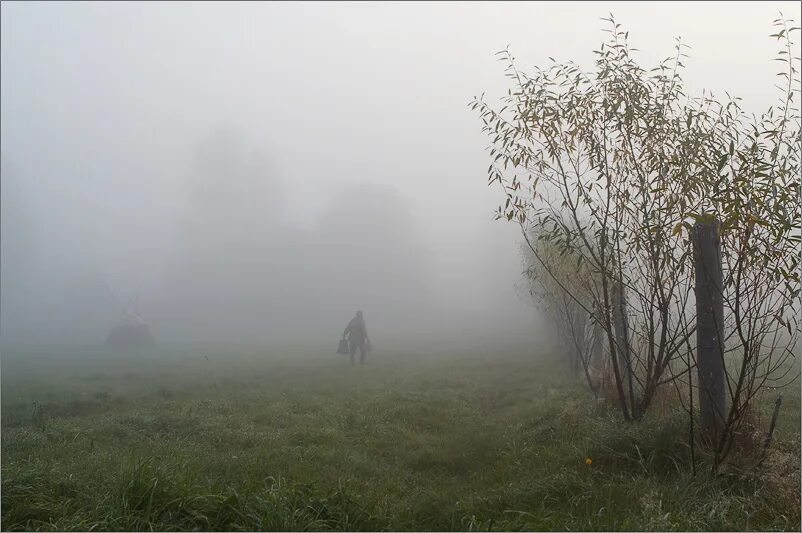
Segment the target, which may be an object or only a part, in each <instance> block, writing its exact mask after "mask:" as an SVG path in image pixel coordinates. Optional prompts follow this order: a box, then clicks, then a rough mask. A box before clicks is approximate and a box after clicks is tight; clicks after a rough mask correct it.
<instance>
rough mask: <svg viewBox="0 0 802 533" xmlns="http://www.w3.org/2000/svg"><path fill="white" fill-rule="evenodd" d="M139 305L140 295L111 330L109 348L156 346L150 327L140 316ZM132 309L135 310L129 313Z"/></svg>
mask: <svg viewBox="0 0 802 533" xmlns="http://www.w3.org/2000/svg"><path fill="white" fill-rule="evenodd" d="M138 303H139V294H137V296H136V298H134V299H133V300H132V301H131V302H129V305H128V306H126V308H125V309H123V315H122V318H121V319H120V322H119V323H118V324H117V325H116V326H114V327H113V328H111V332H109V336H108V337H106V346H107V347H108V348H148V347H151V346H154V345H155V344H156V340H155V339H154V338H153V335H152V334H151V333H150V326H148V324H147V323H146V322H145V321H144V320H143V319H142V317H141V316H140V315H139V311H138V309H137V308H138ZM131 304H133V305H131ZM132 307H133V310H132V311H129V309H131V308H132Z"/></svg>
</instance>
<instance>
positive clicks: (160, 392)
mask: <svg viewBox="0 0 802 533" xmlns="http://www.w3.org/2000/svg"><path fill="white" fill-rule="evenodd" d="M775 394H776V393H771V394H768V395H767V396H766V398H765V403H766V405H768V404H770V403H771V401H772V400H773V399H774V397H775ZM784 394H785V401H784V404H783V408H782V411H781V418H780V423H779V426H778V429H777V431H776V434H775V437H776V441H775V443H774V445H773V446H772V454H771V456H770V458H769V460H768V461H767V462H766V463H765V465H764V467H763V468H761V469H760V470H757V471H756V470H754V469H749V470H743V469H737V468H729V469H727V470H725V473H724V474H723V475H720V476H718V477H716V478H713V477H711V475H710V474H709V469H708V468H707V467H706V466H705V464H704V458H701V459H700V461H699V462H700V464H699V469H698V472H697V474H696V475H695V476H693V475H692V474H691V471H690V466H689V465H690V461H689V458H688V450H687V447H686V444H685V441H686V435H687V424H686V421H685V419H684V418H683V417H682V415H681V414H680V413H672V412H671V411H666V412H664V413H662V415H661V416H660V417H659V418H658V417H647V418H646V419H645V420H643V421H642V422H639V423H636V424H625V423H623V422H622V421H621V420H620V418H619V415H618V413H617V412H616V411H614V410H612V409H610V408H608V407H606V406H605V405H603V404H598V403H597V402H594V401H593V400H592V399H591V398H590V397H589V394H588V393H587V392H586V390H585V389H584V388H583V386H582V382H581V380H579V379H578V378H574V377H571V376H570V375H568V374H567V373H566V372H565V371H563V370H562V365H559V364H557V363H556V362H554V361H551V360H550V359H549V358H548V357H547V356H540V357H538V356H536V355H535V354H533V353H531V350H526V349H520V348H519V349H516V348H514V347H502V346H497V347H496V348H495V349H486V350H482V349H478V348H477V349H473V350H471V351H469V352H465V351H460V352H459V353H437V354H434V353H430V354H423V353H414V354H413V353H404V352H401V351H394V352H386V353H382V352H379V353H376V354H375V355H374V356H373V357H372V359H371V360H370V361H369V364H368V365H366V366H364V367H355V368H350V367H349V366H348V365H347V364H346V361H345V359H343V358H342V357H341V356H337V355H333V354H322V353H320V351H316V350H313V349H308V350H300V349H295V350H294V351H293V350H280V349H277V348H276V349H273V350H259V349H254V348H251V349H249V348H236V349H235V348H231V349H227V350H225V351H221V350H214V349H212V348H190V347H185V348H173V349H161V350H159V351H158V352H153V353H142V354H129V355H125V356H120V355H113V354H107V353H104V352H103V351H102V350H99V349H96V348H93V349H84V350H75V349H73V350H72V351H71V352H70V351H68V350H65V349H63V348H62V349H47V348H40V349H30V348H29V349H25V350H22V349H4V350H3V355H2V529H4V530H13V529H51V530H84V531H88V530H149V529H154V530H193V529H194V530H231V531H236V530H261V529H267V530H387V529H392V530H764V529H766V530H797V531H798V530H799V529H800V499H799V498H800V486H799V482H800V471H799V457H800V406H799V385H798V384H795V385H793V386H792V387H791V388H790V390H786V391H784ZM764 421H765V417H764ZM588 459H590V461H588ZM588 462H591V464H587V463H588Z"/></svg>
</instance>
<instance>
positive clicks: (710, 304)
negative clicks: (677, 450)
mask: <svg viewBox="0 0 802 533" xmlns="http://www.w3.org/2000/svg"><path fill="white" fill-rule="evenodd" d="M692 240H693V262H694V271H695V274H696V286H695V295H696V365H697V370H698V376H699V411H700V425H701V432H702V438H703V439H704V440H705V441H706V442H707V443H709V444H714V445H718V443H719V439H720V438H721V437H722V434H723V431H724V417H725V415H726V407H727V406H726V398H725V396H724V387H725V383H724V380H725V379H726V375H725V369H724V296H723V288H724V286H723V275H722V269H721V238H720V236H719V223H718V221H717V220H715V219H706V220H703V221H699V222H697V223H696V225H695V226H694V231H693V235H692Z"/></svg>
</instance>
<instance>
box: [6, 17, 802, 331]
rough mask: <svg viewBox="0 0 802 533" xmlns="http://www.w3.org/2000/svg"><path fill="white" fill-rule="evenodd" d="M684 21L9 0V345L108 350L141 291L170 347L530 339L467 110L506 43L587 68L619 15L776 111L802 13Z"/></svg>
mask: <svg viewBox="0 0 802 533" xmlns="http://www.w3.org/2000/svg"><path fill="white" fill-rule="evenodd" d="M695 6H696V8H695V9H696V10H697V11H698V17H696V18H694V19H689V18H687V17H686V16H685V15H684V13H686V10H676V9H674V8H673V7H672V6H671V5H670V4H645V3H644V4H640V5H627V4H623V3H622V4H615V5H611V4H609V3H607V4H593V3H587V4H581V3H577V4H570V5H569V4H564V3H554V4H552V3H538V4H495V3H445V4H429V3H410V4H391V3H372V4H364V3H347V4H346V3H343V4H328V3H311V4H304V3H286V4H285V3H259V4H257V3H245V4H228V3H227V4H225V5H224V4H215V3H194V4H190V3H170V4H167V3H152V4H149V3H142V4H122V3H119V4H118V3H108V4H100V3H84V4H68V3H47V4H44V3H43V4H33V3H32V4H23V3H4V4H3V6H2V110H1V111H2V113H1V115H2V119H1V120H2V122H1V125H2V132H1V133H2V144H1V148H2V250H1V252H2V279H1V280H0V281H1V282H2V295H1V298H0V304H1V305H2V313H1V314H0V340H1V341H3V342H13V343H20V342H63V343H82V344H92V343H99V342H102V341H103V339H104V338H105V336H106V334H107V333H108V331H109V328H110V327H111V326H112V325H113V324H115V323H116V321H117V320H119V318H120V316H121V313H122V312H123V310H124V309H126V306H129V305H130V301H131V300H132V299H135V300H137V304H136V307H137V310H138V312H139V313H140V314H141V315H142V317H143V318H144V319H145V320H147V322H148V323H149V324H150V325H151V327H152V329H153V331H154V335H155V336H156V338H157V340H159V341H193V342H208V341H215V342H218V341H219V342H233V341H247V342H267V341H271V340H281V341H282V342H284V341H293V340H294V339H303V340H310V339H325V340H326V341H330V340H331V339H335V340H336V338H337V337H338V336H339V335H340V334H341V332H342V329H343V327H345V324H346V323H347V321H348V320H349V319H350V318H351V316H353V313H354V312H355V311H356V310H357V309H361V310H363V311H364V313H365V318H366V321H367V326H368V329H369V331H370V332H371V335H372V337H374V338H376V339H382V338H384V339H393V340H403V339H414V338H442V339H452V338H453V339H457V338H466V336H467V337H470V336H471V335H473V336H477V337H478V336H484V337H487V336H490V337H492V336H494V335H497V336H499V338H503V337H506V336H508V335H516V334H519V333H527V332H533V331H536V330H537V324H538V320H537V316H536V314H535V311H534V309H533V308H532V307H531V305H529V304H528V302H527V301H526V298H524V297H522V296H521V294H520V291H519V290H518V289H517V288H516V287H517V285H518V284H519V280H520V273H521V270H522V267H521V264H520V263H521V260H520V255H519V251H520V247H519V245H518V241H519V240H520V239H519V231H518V228H517V227H516V226H515V225H513V224H506V223H502V222H498V221H494V220H493V213H494V210H495V207H496V205H497V203H498V202H499V198H500V197H499V195H498V191H496V190H494V189H491V188H488V187H487V185H486V175H485V171H486V169H487V164H488V162H487V161H488V160H487V154H486V152H485V151H484V148H485V146H486V144H487V140H486V139H485V138H484V137H483V135H482V133H481V131H480V126H481V124H480V121H479V120H478V118H477V117H476V115H475V114H473V113H472V112H470V110H468V108H467V103H468V102H469V100H470V98H471V97H472V96H473V95H477V94H480V93H482V92H483V91H486V92H487V94H488V97H489V98H496V97H498V96H499V95H501V94H502V93H503V92H504V91H505V90H506V82H507V80H506V78H504V76H503V65H501V64H500V63H498V62H497V61H496V59H495V57H494V55H493V54H494V52H496V51H498V50H500V49H502V48H504V47H505V46H506V45H507V44H509V45H510V47H511V49H512V50H513V52H514V53H515V55H516V56H517V57H518V58H519V59H520V61H521V63H522V64H523V65H525V66H526V67H528V66H529V65H531V64H542V63H544V62H546V61H548V59H547V58H548V57H549V56H554V57H557V58H559V59H574V60H576V61H577V62H579V63H580V65H582V66H584V67H586V68H591V67H592V61H593V55H592V50H593V49H594V48H596V47H597V46H598V44H599V43H600V42H601V40H602V39H603V38H604V36H603V34H602V33H601V31H600V30H601V27H602V22H601V21H600V20H599V17H602V16H606V15H607V12H608V11H610V10H613V11H614V13H615V14H616V17H617V19H618V20H619V21H620V22H621V23H623V24H625V25H628V26H630V27H631V28H632V31H631V35H630V40H631V41H632V42H634V43H637V48H640V49H641V50H643V52H642V54H643V55H642V58H643V61H644V62H645V63H656V62H657V61H659V60H660V59H662V58H663V57H665V56H668V55H670V54H671V52H672V47H673V44H674V41H673V39H674V37H675V36H676V35H679V34H681V35H682V37H683V39H684V40H685V41H686V42H689V43H690V44H691V45H692V46H693V49H692V51H691V59H690V60H689V61H688V74H687V79H688V85H689V87H691V88H692V89H694V90H701V88H703V87H705V88H710V89H713V90H721V89H724V88H727V89H733V88H735V89H738V91H739V94H740V95H741V96H742V97H743V98H744V101H745V106H744V107H745V108H747V109H750V108H752V107H754V108H755V109H759V108H762V107H765V105H766V104H767V102H766V100H765V99H766V95H765V91H764V88H765V87H766V86H767V85H768V84H769V83H771V80H772V77H773V75H774V74H775V72H774V71H773V70H772V68H773V67H772V65H771V62H770V61H769V60H768V58H771V57H773V56H774V53H775V48H776V47H775V45H774V44H773V43H772V42H771V40H770V39H768V38H767V35H768V34H769V33H771V29H772V28H771V21H772V20H773V19H774V18H776V16H777V13H778V11H780V10H783V11H784V12H785V14H786V15H787V16H790V17H794V18H796V19H797V20H799V18H800V16H799V5H798V4H793V3H771V2H765V3H760V4H758V3H753V4H737V3H734V4H695ZM724 12H726V13H724ZM714 17H724V18H728V20H730V22H728V23H727V24H715V25H709V24H708V21H709V20H712V19H713V18H714ZM756 21H764V30H756V28H760V27H761V26H760V24H758V23H757V22H756ZM535 28H537V31H535ZM745 72H748V73H750V74H749V78H745V77H744V76H745V75H744V74H742V73H745ZM756 72H757V73H762V74H761V75H759V76H755V75H754V73H756ZM129 308H130V307H129Z"/></svg>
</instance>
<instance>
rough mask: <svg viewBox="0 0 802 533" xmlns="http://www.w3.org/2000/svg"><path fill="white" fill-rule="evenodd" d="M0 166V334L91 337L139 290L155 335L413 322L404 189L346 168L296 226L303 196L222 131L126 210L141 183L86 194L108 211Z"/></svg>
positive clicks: (11, 338) (214, 335) (424, 266)
mask: <svg viewBox="0 0 802 533" xmlns="http://www.w3.org/2000/svg"><path fill="white" fill-rule="evenodd" d="M2 163H3V169H2V177H3V194H2V257H3V268H2V287H3V290H2V315H0V318H1V319H2V338H3V340H4V341H8V342H20V341H36V342H42V341H47V342H80V343H85V344H98V343H102V342H103V339H104V338H105V336H106V334H107V333H108V331H109V328H110V327H111V326H112V325H113V324H114V323H115V322H116V321H117V320H118V319H119V317H120V313H121V312H122V310H123V309H124V308H125V307H126V306H127V305H128V303H129V301H130V300H131V299H132V298H134V297H135V296H136V295H137V293H138V294H139V302H138V307H139V312H140V313H141V314H142V316H143V317H144V318H145V319H146V320H147V321H148V322H150V324H151V326H152V328H153V331H154V335H155V336H156V338H157V341H158V340H176V339H177V340H187V339H188V340H203V341H207V340H210V339H212V340H215V341H220V342H229V341H252V340H260V341H262V340H265V339H279V340H281V341H286V340H290V339H296V340H297V339H299V338H303V339H309V338H310V336H311V337H313V338H320V339H328V340H329V341H330V342H333V341H331V339H334V340H335V341H336V339H337V335H339V332H340V331H341V330H342V327H343V326H344V325H345V323H347V321H348V319H349V318H350V317H351V316H352V315H353V313H354V311H355V310H356V309H358V308H361V309H364V310H365V312H366V316H367V319H368V320H369V321H370V319H371V311H373V312H375V313H380V314H381V317H382V320H381V323H380V324H378V325H377V327H376V328H375V329H378V330H382V329H383V328H385V327H387V325H391V327H392V328H394V329H395V330H396V331H399V332H403V331H404V327H405V326H408V327H410V328H412V329H415V328H418V329H419V327H420V325H419V324H417V323H416V322H415V320H416V319H417V318H418V317H420V320H424V314H425V313H424V310H425V309H426V307H427V305H426V304H427V302H429V296H430V292H431V286H430V285H431V281H430V279H431V253H430V250H428V249H427V248H426V246H425V245H424V244H423V240H422V238H421V228H419V227H418V226H417V225H416V223H415V220H414V219H413V216H412V214H411V212H410V206H409V202H408V200H407V199H406V198H405V197H404V196H403V195H401V194H400V193H399V192H398V191H397V190H396V189H394V188H392V187H390V186H382V185H370V184H365V183H361V182H360V180H359V177H358V176H355V177H354V180H353V181H352V183H350V184H340V185H339V186H338V187H337V188H336V189H335V188H332V189H331V190H330V191H320V192H319V195H320V197H319V198H316V199H315V200H316V202H317V203H316V208H317V209H316V210H315V212H314V214H313V213H312V212H311V211H309V213H308V215H307V216H306V217H304V218H306V219H307V220H310V223H309V224H299V223H297V222H295V221H294V220H297V219H298V217H295V219H293V218H292V217H288V216H286V214H287V211H289V210H295V211H303V210H306V209H308V208H307V199H306V198H301V197H294V196H292V195H291V194H290V193H289V191H288V190H287V187H285V184H284V183H283V182H282V180H281V177H280V175H279V173H278V172H277V170H276V169H275V167H274V166H273V165H271V162H270V160H269V159H268V157H267V156H265V155H264V151H263V150H262V149H258V148H256V149H255V148H253V147H252V146H250V145H249V144H248V142H247V139H245V138H244V136H243V135H242V134H241V133H240V132H239V131H238V130H236V129H234V128H232V127H229V126H220V127H218V128H216V129H215V130H213V131H212V132H211V133H210V134H208V135H206V136H205V137H201V140H200V141H199V142H197V143H196V144H195V150H194V155H193V156H192V159H191V160H189V161H187V165H186V171H185V175H184V176H182V177H180V179H181V183H182V185H181V190H180V191H178V193H177V194H176V193H175V192H174V191H172V189H170V188H169V187H168V186H167V185H168V184H167V183H165V184H164V185H163V186H162V185H160V186H159V187H160V188H162V190H163V195H165V196H169V198H170V200H166V201H164V202H162V203H161V204H158V205H157V202H154V204H153V205H151V204H147V203H145V204H139V205H133V206H131V205H130V204H131V203H132V202H138V201H141V199H142V197H143V194H142V193H141V192H138V193H137V194H131V195H130V197H126V194H128V191H127V190H125V189H123V188H118V192H117V195H116V197H107V196H104V195H102V194H101V192H100V191H97V196H98V197H97V198H95V199H94V200H95V202H100V203H101V204H100V205H103V206H107V207H108V209H106V213H105V217H106V218H103V217H102V216H98V215H97V213H96V212H94V211H93V212H92V213H86V212H84V211H82V210H80V209H78V208H77V207H76V205H74V203H73V202H74V201H75V196H71V195H75V194H76V192H75V191H76V190H77V188H71V186H69V185H68V186H67V187H66V188H63V189H61V190H58V189H56V187H51V188H50V189H45V188H44V186H43V185H42V184H41V183H40V182H39V181H38V180H37V176H32V175H29V174H27V173H26V171H25V169H24V168H21V167H19V166H17V165H15V162H14V158H13V154H3V157H2ZM152 170H154V171H155V170H157V169H152ZM80 179H82V176H80V175H71V176H65V177H64V181H65V182H66V183H68V184H69V183H72V182H73V181H74V180H80ZM146 181H147V180H146V177H145V176H143V179H142V183H143V188H144V183H145V182H146ZM173 181H176V182H178V180H175V179H174V180H173ZM108 190H109V189H106V191H108ZM54 196H58V198H55V199H54V198H53V197H54ZM50 200H52V203H51V205H57V206H58V210H57V209H55V208H49V207H48V206H47V205H45V204H47V201H50ZM162 204H163V205H162ZM90 206H91V207H94V203H93V204H90ZM321 206H322V207H321ZM84 207H86V204H84ZM160 207H163V208H162V209H160ZM123 208H125V209H128V211H125V213H124V214H129V211H132V212H134V213H135V214H136V213H138V214H137V215H135V216H134V217H133V218H134V220H135V224H134V225H132V224H131V217H129V218H128V219H127V222H126V223H122V222H121V220H120V219H121V218H122V214H123V213H122V211H123ZM114 209H120V212H121V213H120V215H119V216H117V214H116V213H115V212H114Z"/></svg>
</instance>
